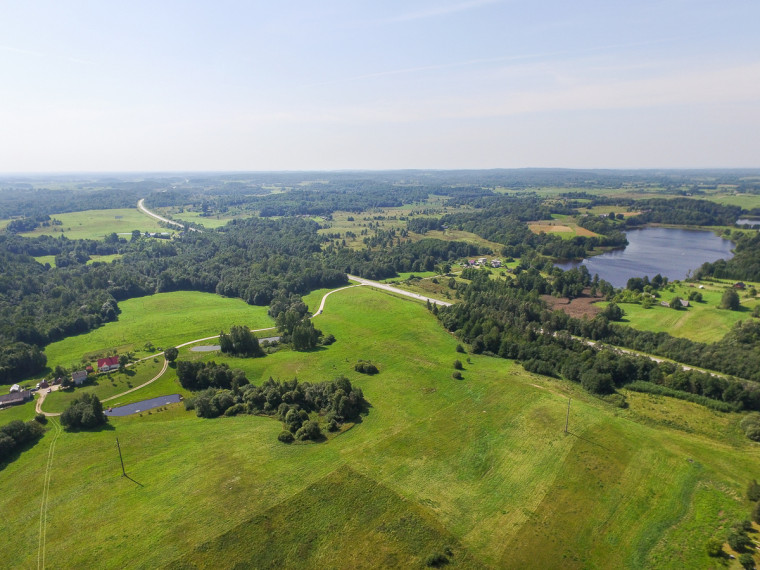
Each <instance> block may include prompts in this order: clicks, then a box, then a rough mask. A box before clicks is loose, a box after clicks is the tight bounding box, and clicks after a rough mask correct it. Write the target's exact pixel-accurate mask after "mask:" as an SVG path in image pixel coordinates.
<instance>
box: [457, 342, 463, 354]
mask: <svg viewBox="0 0 760 570" xmlns="http://www.w3.org/2000/svg"><path fill="white" fill-rule="evenodd" d="M456 350H457V352H461V353H462V354H464V347H463V346H462V345H461V344H457V348H456Z"/></svg>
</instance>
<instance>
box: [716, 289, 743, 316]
mask: <svg viewBox="0 0 760 570" xmlns="http://www.w3.org/2000/svg"><path fill="white" fill-rule="evenodd" d="M739 304H740V301H739V294H738V293H737V292H736V291H734V290H733V289H726V290H725V291H724V292H723V296H722V297H721V298H720V308H721V309H729V310H731V311H738V310H739Z"/></svg>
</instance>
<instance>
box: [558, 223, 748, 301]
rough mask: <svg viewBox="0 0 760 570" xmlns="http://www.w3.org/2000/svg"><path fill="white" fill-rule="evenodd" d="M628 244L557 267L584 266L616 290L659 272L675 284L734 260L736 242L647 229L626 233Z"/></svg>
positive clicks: (691, 232)
mask: <svg viewBox="0 0 760 570" xmlns="http://www.w3.org/2000/svg"><path fill="white" fill-rule="evenodd" d="M626 237H627V238H628V245H627V246H626V247H625V249H616V250H614V251H610V252H607V253H603V254H601V255H595V256H593V257H589V258H588V259H584V260H583V261H568V262H562V263H557V264H556V265H557V267H561V268H562V269H571V268H573V267H577V266H578V265H580V264H583V265H585V266H586V267H588V270H589V273H591V275H594V274H595V273H598V274H599V278H600V279H604V280H605V281H608V282H610V283H612V285H613V286H614V287H625V285H626V283H627V282H628V279H630V278H631V277H643V276H644V275H648V276H649V277H650V278H652V277H654V276H655V275H657V274H658V273H659V274H660V275H662V276H664V277H667V278H668V279H670V280H671V281H672V280H674V279H684V278H685V277H686V276H687V274H688V273H689V271H691V272H694V270H696V269H698V268H699V267H700V266H701V265H702V264H703V263H705V262H706V261H716V260H718V259H729V258H731V257H733V255H734V254H733V253H732V252H731V248H732V247H733V243H731V242H730V241H729V240H727V239H723V238H721V237H719V236H716V235H715V234H714V233H712V232H710V231H706V230H683V229H675V228H643V229H640V230H630V231H628V232H626Z"/></svg>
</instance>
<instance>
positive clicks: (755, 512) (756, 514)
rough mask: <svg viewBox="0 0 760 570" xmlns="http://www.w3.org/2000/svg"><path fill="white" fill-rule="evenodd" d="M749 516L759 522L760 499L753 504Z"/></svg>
mask: <svg viewBox="0 0 760 570" xmlns="http://www.w3.org/2000/svg"><path fill="white" fill-rule="evenodd" d="M750 516H751V517H752V520H753V521H755V522H756V523H758V524H760V501H758V502H757V503H755V506H754V508H753V509H752V514H751V515H750Z"/></svg>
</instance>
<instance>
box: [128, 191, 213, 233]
mask: <svg viewBox="0 0 760 570" xmlns="http://www.w3.org/2000/svg"><path fill="white" fill-rule="evenodd" d="M137 209H138V210H140V211H141V212H142V213H143V214H145V215H147V216H150V217H151V218H154V219H156V220H158V221H159V222H164V223H165V224H171V225H172V226H177V227H179V228H182V229H183V230H185V229H189V230H190V231H193V232H199V231H201V230H199V229H196V228H190V227H188V226H186V225H185V224H181V223H179V222H175V221H174V220H170V219H168V218H164V217H163V216H159V215H158V214H155V213H153V212H151V211H150V210H148V208H146V207H145V198H140V199H139V200H138V201H137Z"/></svg>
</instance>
